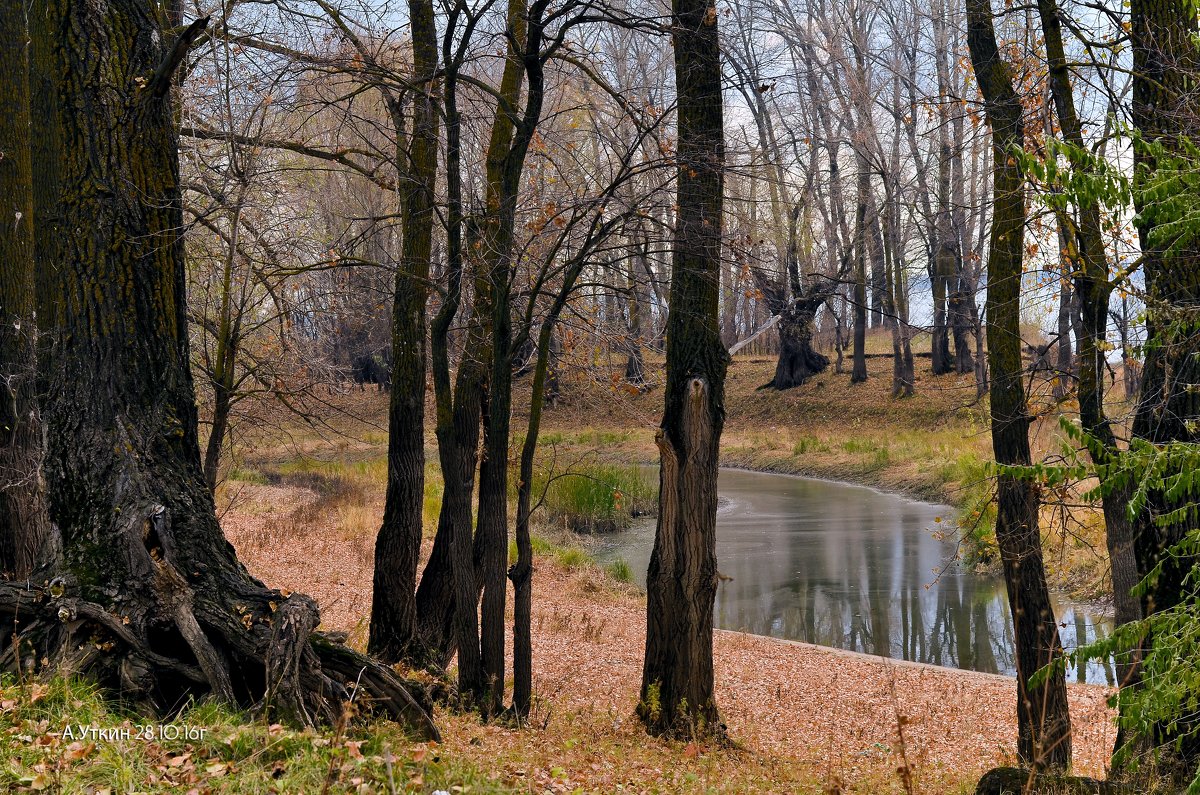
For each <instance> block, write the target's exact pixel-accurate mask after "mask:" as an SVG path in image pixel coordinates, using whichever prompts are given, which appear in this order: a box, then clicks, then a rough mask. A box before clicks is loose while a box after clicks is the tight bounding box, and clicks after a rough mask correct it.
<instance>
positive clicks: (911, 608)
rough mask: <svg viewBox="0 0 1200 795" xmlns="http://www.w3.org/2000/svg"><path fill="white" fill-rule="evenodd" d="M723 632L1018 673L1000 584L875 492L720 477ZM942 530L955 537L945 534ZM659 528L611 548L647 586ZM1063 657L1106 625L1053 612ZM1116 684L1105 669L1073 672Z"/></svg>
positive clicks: (615, 540)
mask: <svg viewBox="0 0 1200 795" xmlns="http://www.w3.org/2000/svg"><path fill="white" fill-rule="evenodd" d="M719 490H720V495H721V505H720V508H719V510H718V514H717V561H718V566H719V567H720V570H721V572H722V574H724V575H726V576H727V577H732V578H733V579H732V580H726V581H723V582H722V584H721V587H720V589H719V591H718V594H717V604H716V624H717V626H719V627H721V628H724V629H734V630H741V631H745V632H752V633H755V634H759V635H772V636H775V637H780V638H788V639H791V640H800V641H805V642H808V643H817V644H820V645H823V646H833V647H836V648H839V649H849V650H852V651H859V652H865V653H868V654H876V655H881V656H885V657H892V658H897V659H905V660H913V661H917V662H925V663H932V664H934V665H944V666H950V667H957V668H968V669H972V670H976V671H984V672H987V673H1002V674H1013V673H1015V664H1014V660H1013V654H1012V646H1013V638H1012V621H1011V619H1010V616H1009V610H1008V602H1007V599H1006V597H1005V593H1004V584H1003V582H1002V581H1001V580H999V579H998V578H993V577H987V576H983V575H978V574H975V573H974V572H971V571H968V570H966V569H964V568H963V567H961V566H959V565H958V564H957V563H954V561H953V557H954V546H953V545H952V544H950V543H948V542H946V541H943V540H940V539H939V538H938V537H937V536H936V534H935V529H936V528H937V527H938V526H939V523H938V522H937V521H936V520H937V519H938V518H939V517H941V518H942V519H944V520H949V519H950V518H951V513H950V511H949V509H947V508H944V507H940V506H934V505H928V504H925V503H919V502H912V501H910V500H905V499H903V498H900V497H896V496H894V495H890V494H884V493H881V492H877V491H874V490H872V489H867V488H862V487H858V486H849V485H844V484H838V483H829V482H825V481H819V480H806V479H803V478H793V477H787V476H782V475H767V474H761V473H754V472H743V471H739V470H722V471H721V476H720V483H719ZM947 527H949V523H948V521H947ZM653 541H654V521H653V519H650V520H646V521H642V522H639V523H638V524H637V525H635V526H634V527H633V528H632V529H630V530H628V531H626V532H624V533H621V534H619V535H616V536H613V537H612V538H611V539H606V540H605V541H604V543H603V546H602V548H601V549H600V550H599V553H598V556H599V557H600V558H601V559H602V560H612V559H615V558H617V557H621V558H624V559H625V560H626V561H627V562H628V563H629V565H630V567H631V568H632V569H633V571H634V574H635V576H636V577H638V578H639V579H640V580H641V584H643V585H644V584H645V573H646V567H647V565H648V564H649V561H650V549H651V547H652V545H653ZM1055 614H1056V615H1057V616H1058V618H1059V621H1060V628H1059V632H1060V633H1061V635H1062V638H1063V644H1064V645H1065V646H1066V647H1067V648H1074V646H1075V645H1076V642H1077V639H1079V640H1083V641H1085V642H1086V641H1091V640H1095V639H1096V637H1097V633H1101V634H1107V632H1108V631H1109V629H1110V623H1109V620H1108V619H1107V618H1105V617H1103V616H1097V615H1093V614H1091V613H1089V612H1087V611H1086V610H1084V609H1081V608H1078V607H1074V606H1072V605H1068V604H1056V605H1055ZM1071 675H1072V676H1073V678H1076V679H1079V680H1081V681H1089V682H1103V681H1108V682H1109V683H1110V684H1111V683H1112V678H1113V673H1112V670H1111V666H1105V665H1102V664H1099V663H1092V664H1089V665H1088V666H1087V667H1080V668H1079V669H1076V670H1074V671H1072V672H1071Z"/></svg>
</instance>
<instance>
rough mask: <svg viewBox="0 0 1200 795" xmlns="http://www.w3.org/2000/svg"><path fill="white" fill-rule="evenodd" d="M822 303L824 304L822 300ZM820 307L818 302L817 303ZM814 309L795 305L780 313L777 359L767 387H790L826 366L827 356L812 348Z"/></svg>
mask: <svg viewBox="0 0 1200 795" xmlns="http://www.w3.org/2000/svg"><path fill="white" fill-rule="evenodd" d="M822 303H824V302H823V301H822ZM817 308H820V304H818V305H817ZM816 316H817V310H816V309H811V308H809V307H808V306H807V305H806V304H797V305H796V306H794V307H792V308H791V309H788V310H785V311H784V312H782V313H781V314H780V315H779V324H778V326H776V328H778V329H779V362H778V363H777V364H776V365H775V378H774V379H772V380H771V382H770V384H769V386H771V387H772V388H774V389H791V388H792V387H796V386H800V385H801V384H803V383H806V382H807V381H808V379H810V378H812V377H813V376H814V375H817V374H819V373H823V372H825V370H827V369H828V368H829V359H828V358H827V357H826V356H824V355H822V354H820V353H818V352H817V351H816V350H814V349H813V346H812V339H813V325H814V323H815V320H816Z"/></svg>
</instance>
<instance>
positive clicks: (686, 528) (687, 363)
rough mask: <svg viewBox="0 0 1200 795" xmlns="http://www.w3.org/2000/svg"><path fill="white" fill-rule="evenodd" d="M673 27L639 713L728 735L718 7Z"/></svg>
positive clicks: (704, 7) (695, 12) (680, 5)
mask: <svg viewBox="0 0 1200 795" xmlns="http://www.w3.org/2000/svg"><path fill="white" fill-rule="evenodd" d="M672 17H673V19H672V21H673V38H674V44H675V47H674V53H675V82H676V90H677V93H678V97H679V122H678V141H679V143H678V160H679V169H678V199H677V205H678V213H677V217H676V227H675V245H674V258H673V268H672V273H671V311H670V314H669V315H668V320H667V323H668V331H667V361H666V369H667V384H666V395H665V398H666V407H665V411H664V413H663V420H662V427H661V428H660V430H659V433H658V438H657V441H658V448H659V452H660V455H661V460H662V465H661V469H660V470H659V515H658V527H657V529H656V532H655V536H654V549H653V552H652V553H651V556H650V568H649V571H648V572H647V575H646V654H645V663H644V666H643V669H642V689H641V702H640V704H639V705H638V714H639V715H640V716H641V718H642V720H643V721H644V722H645V724H646V727H647V730H648V731H650V732H651V733H652V734H665V735H672V736H693V737H694V736H696V735H712V734H721V733H722V732H723V727H722V725H721V722H720V716H719V715H718V712H717V705H716V701H715V699H714V692H713V656H712V641H713V604H714V600H715V599H716V593H717V559H716V558H717V556H716V518H717V517H716V514H717V465H718V456H719V448H720V439H721V428H722V426H723V425H724V421H725V405H724V397H725V370H726V368H727V367H728V363H729V355H728V354H727V353H726V351H725V348H724V346H722V345H721V334H720V328H719V325H718V319H717V312H718V308H719V306H718V303H719V292H720V291H719V289H718V284H719V279H720V272H721V229H722V206H723V202H722V192H723V183H724V165H725V146H724V141H723V132H724V129H723V112H722V98H721V61H720V46H719V39H718V34H717V20H718V17H719V14H718V13H717V8H716V6H714V5H712V4H711V2H709V0H674V4H673V8H672Z"/></svg>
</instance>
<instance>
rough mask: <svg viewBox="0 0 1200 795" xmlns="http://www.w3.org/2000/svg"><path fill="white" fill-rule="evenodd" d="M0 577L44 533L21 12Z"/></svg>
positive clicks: (21, 566) (10, 207)
mask: <svg viewBox="0 0 1200 795" xmlns="http://www.w3.org/2000/svg"><path fill="white" fill-rule="evenodd" d="M0 40H3V41H4V42H6V44H5V46H4V47H3V49H2V50H0V96H2V97H4V98H5V100H6V104H7V109H6V111H5V112H4V114H2V115H0V577H4V576H13V577H25V576H27V575H28V574H30V572H32V571H33V568H34V566H35V565H36V563H37V557H38V552H39V550H40V549H41V547H42V543H43V542H44V541H45V539H46V538H47V535H48V533H49V531H50V524H49V520H48V518H47V514H46V493H45V486H44V483H43V481H42V471H41V462H42V424H41V417H40V414H39V409H38V403H37V377H36V367H37V362H36V359H37V351H36V344H37V328H36V325H35V305H36V304H35V294H34V215H33V171H32V165H31V150H30V131H31V124H32V120H31V117H30V104H29V55H30V52H29V46H28V45H27V44H26V42H28V41H29V32H28V27H27V24H26V8H25V6H24V5H23V4H21V3H8V4H6V5H5V6H4V7H3V8H0Z"/></svg>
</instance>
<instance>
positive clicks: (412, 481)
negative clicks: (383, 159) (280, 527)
mask: <svg viewBox="0 0 1200 795" xmlns="http://www.w3.org/2000/svg"><path fill="white" fill-rule="evenodd" d="M408 17H409V23H410V28H411V33H412V51H413V76H414V79H415V80H416V81H417V82H418V86H417V90H418V93H417V94H416V96H415V98H414V100H413V103H412V134H411V135H410V136H409V146H408V151H407V152H406V151H403V150H401V151H399V152H398V156H399V160H400V162H399V163H397V166H398V171H399V176H400V207H401V215H402V219H401V227H402V232H401V235H402V236H401V244H400V245H401V254H400V256H401V259H400V267H399V268H397V269H396V283H395V290H394V292H393V302H392V357H393V366H392V377H391V382H392V389H391V394H390V397H389V401H388V469H387V471H388V479H387V492H386V496H385V498H384V508H383V523H382V525H381V526H380V528H379V534H378V536H377V537H376V539H375V574H374V578H373V582H372V595H371V625H370V635H369V639H368V642H367V648H368V649H369V650H370V651H371V653H372V654H374V655H375V656H377V657H380V658H382V659H384V660H387V661H389V662H397V661H400V660H409V661H410V662H417V663H420V662H423V661H424V660H425V658H426V653H425V650H424V649H420V648H415V647H414V644H416V643H417V640H418V639H417V635H416V629H417V624H416V610H417V607H416V587H417V563H418V559H419V557H420V553H421V533H422V517H423V515H424V499H425V373H426V370H425V303H426V292H427V287H426V284H427V283H428V280H429V266H430V260H431V259H432V255H433V223H434V213H435V209H434V203H435V198H436V197H435V195H434V194H435V190H436V187H437V150H438V143H439V132H438V112H439V110H438V107H437V105H438V92H437V85H436V83H435V81H436V73H437V69H438V55H437V28H436V25H435V24H434V15H433V2H432V0H410V2H409V4H408ZM393 115H394V117H395V118H396V122H397V123H398V122H399V121H400V118H399V114H398V113H396V114H393ZM400 129H401V128H400V127H399V125H398V124H397V134H399V132H400Z"/></svg>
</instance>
